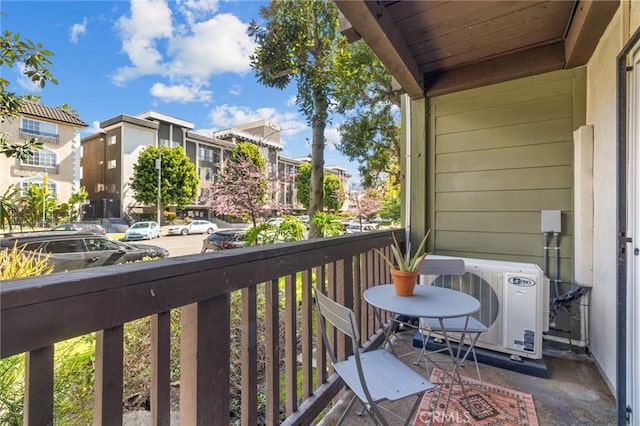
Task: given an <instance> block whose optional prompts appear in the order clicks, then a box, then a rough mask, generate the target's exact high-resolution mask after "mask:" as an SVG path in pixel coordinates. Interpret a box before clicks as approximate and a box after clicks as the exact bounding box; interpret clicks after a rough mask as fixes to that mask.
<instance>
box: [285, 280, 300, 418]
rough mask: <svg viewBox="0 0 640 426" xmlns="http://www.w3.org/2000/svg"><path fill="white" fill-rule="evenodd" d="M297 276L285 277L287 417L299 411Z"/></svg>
mask: <svg viewBox="0 0 640 426" xmlns="http://www.w3.org/2000/svg"><path fill="white" fill-rule="evenodd" d="M295 283H296V276H295V275H287V276H286V277H285V296H284V297H285V308H284V316H285V321H284V324H285V325H284V327H285V333H284V345H285V362H284V369H285V393H286V399H285V400H286V411H287V415H289V414H291V413H293V412H294V411H296V410H297V409H298V386H297V384H298V374H297V373H298V368H297V367H298V348H297V345H296V341H297V327H296V285H295Z"/></svg>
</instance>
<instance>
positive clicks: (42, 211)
mask: <svg viewBox="0 0 640 426" xmlns="http://www.w3.org/2000/svg"><path fill="white" fill-rule="evenodd" d="M16 195H17V196H18V200H17V202H16V206H17V207H18V212H19V213H18V215H17V218H18V219H19V220H20V222H21V223H25V224H27V225H28V226H31V227H32V228H33V227H35V226H37V225H38V224H41V223H42V220H43V217H44V218H45V219H46V218H47V217H49V218H50V217H51V213H52V212H53V211H54V210H55V208H56V204H57V199H56V196H55V194H52V193H51V192H49V191H48V190H47V189H46V182H44V181H43V186H38V185H36V184H35V183H33V182H29V185H28V187H27V189H26V190H24V191H23V193H22V195H19V193H18V194H16ZM43 225H44V224H43Z"/></svg>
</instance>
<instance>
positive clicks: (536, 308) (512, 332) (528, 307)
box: [421, 255, 549, 359]
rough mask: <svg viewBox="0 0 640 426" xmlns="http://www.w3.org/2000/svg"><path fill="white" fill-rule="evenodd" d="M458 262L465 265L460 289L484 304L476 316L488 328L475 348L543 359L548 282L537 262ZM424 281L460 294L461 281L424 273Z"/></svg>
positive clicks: (547, 316) (465, 259) (445, 257)
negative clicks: (458, 291)
mask: <svg viewBox="0 0 640 426" xmlns="http://www.w3.org/2000/svg"><path fill="white" fill-rule="evenodd" d="M429 258H430V259H447V258H451V257H448V256H436V255H430V256H429ZM455 259H462V260H464V263H465V269H466V274H465V275H464V276H463V278H462V289H461V291H463V292H465V293H467V294H470V295H471V296H473V297H475V298H476V299H478V300H479V301H480V311H479V312H478V313H476V314H475V315H474V317H475V318H476V319H477V320H479V321H480V322H482V323H483V324H484V325H486V326H487V327H488V329H489V330H488V331H487V332H486V333H483V334H482V335H481V336H480V339H479V340H478V342H477V345H476V347H482V348H486V349H490V350H493V351H497V352H502V353H506V354H510V355H512V356H520V357H526V358H532V359H540V358H542V334H543V332H546V331H548V330H549V279H548V278H547V277H546V276H545V275H544V273H543V271H542V269H541V268H540V267H539V266H538V265H536V264H533V263H517V262H503V261H496V260H486V259H470V258H459V257H455ZM421 282H422V283H423V284H430V285H438V286H441V287H448V288H452V289H454V290H460V288H459V287H458V277H450V276H434V275H423V276H422V277H421Z"/></svg>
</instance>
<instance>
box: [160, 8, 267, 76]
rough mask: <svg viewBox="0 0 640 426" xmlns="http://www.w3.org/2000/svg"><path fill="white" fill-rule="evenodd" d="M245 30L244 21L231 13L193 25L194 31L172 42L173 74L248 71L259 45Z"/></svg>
mask: <svg viewBox="0 0 640 426" xmlns="http://www.w3.org/2000/svg"><path fill="white" fill-rule="evenodd" d="M246 30H247V25H246V24H245V23H243V22H242V21H240V19H238V18H237V17H236V16H234V15H231V14H228V13H223V14H219V15H216V16H215V17H213V18H211V19H209V20H208V21H204V22H199V23H197V24H195V25H193V26H192V27H191V34H189V35H187V36H178V37H175V38H174V39H173V40H172V41H171V42H170V44H169V50H168V51H169V54H171V55H173V61H172V64H171V68H170V69H171V73H172V74H173V75H188V76H197V77H203V78H207V77H209V76H210V75H212V74H220V73H224V72H236V73H245V72H247V71H249V70H250V69H251V66H250V63H249V55H250V54H251V53H253V51H254V49H255V47H256V45H255V43H254V42H253V40H252V39H251V38H250V37H249V36H248V35H247V33H246Z"/></svg>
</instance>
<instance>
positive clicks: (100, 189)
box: [96, 183, 104, 192]
mask: <svg viewBox="0 0 640 426" xmlns="http://www.w3.org/2000/svg"><path fill="white" fill-rule="evenodd" d="M103 191H104V184H103V183H96V192H103Z"/></svg>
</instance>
